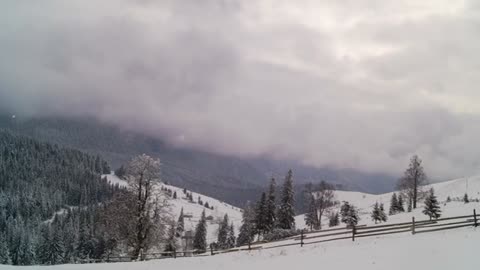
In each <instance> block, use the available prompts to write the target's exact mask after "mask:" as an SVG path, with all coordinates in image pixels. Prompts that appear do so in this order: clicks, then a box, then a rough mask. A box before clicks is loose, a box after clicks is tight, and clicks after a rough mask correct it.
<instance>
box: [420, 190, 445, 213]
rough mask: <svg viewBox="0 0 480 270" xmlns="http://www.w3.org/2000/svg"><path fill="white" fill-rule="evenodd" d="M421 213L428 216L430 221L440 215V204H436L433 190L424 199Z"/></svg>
mask: <svg viewBox="0 0 480 270" xmlns="http://www.w3.org/2000/svg"><path fill="white" fill-rule="evenodd" d="M422 212H423V213H424V214H425V215H427V216H429V217H430V220H432V218H434V219H437V218H439V217H440V215H441V214H440V213H441V212H442V211H441V210H440V204H439V203H438V200H437V196H435V193H434V190H433V188H431V189H430V192H429V194H428V196H427V198H426V199H425V207H424V209H423V211H422Z"/></svg>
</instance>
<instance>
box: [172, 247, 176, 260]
mask: <svg viewBox="0 0 480 270" xmlns="http://www.w3.org/2000/svg"><path fill="white" fill-rule="evenodd" d="M173 258H174V259H176V258H177V248H175V247H174V248H173Z"/></svg>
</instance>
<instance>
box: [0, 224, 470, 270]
mask: <svg viewBox="0 0 480 270" xmlns="http://www.w3.org/2000/svg"><path fill="white" fill-rule="evenodd" d="M479 243H480V228H478V229H474V228H464V229H458V230H450V231H443V232H433V233H427V234H418V235H409V234H407V235H390V236H382V237H372V238H364V239H361V240H359V241H356V242H352V241H337V242H329V243H321V244H316V245H309V246H304V247H302V248H301V247H299V246H293V247H285V248H278V249H270V250H258V251H241V252H235V253H228V254H221V255H215V256H213V257H210V256H208V257H193V258H179V259H165V260H152V261H147V262H132V263H112V264H90V265H85V264H84V265H61V266H46V267H39V266H32V267H25V268H26V269H34V268H38V269H44V270H50V269H54V270H76V269H92V270H113V269H115V270H127V269H138V270H154V269H155V270H156V269H168V270H187V269H195V270H217V269H218V270H223V269H229V270H257V269H258V270H265V269H275V270H292V269H359V270H360V269H361V270H363V269H368V270H376V269H379V270H380V269H381V270H385V269H388V270H406V269H435V270H451V269H462V270H474V269H480V260H478V257H477V256H478V245H479ZM0 268H2V267H0ZM22 268H23V267H22ZM2 269H5V270H12V269H18V267H12V266H5V267H3V268H2Z"/></svg>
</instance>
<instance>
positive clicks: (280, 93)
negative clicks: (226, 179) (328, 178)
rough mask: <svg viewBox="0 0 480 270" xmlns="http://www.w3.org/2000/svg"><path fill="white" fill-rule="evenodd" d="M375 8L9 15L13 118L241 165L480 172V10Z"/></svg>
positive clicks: (59, 5) (116, 4)
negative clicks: (113, 130) (135, 139)
mask: <svg viewBox="0 0 480 270" xmlns="http://www.w3.org/2000/svg"><path fill="white" fill-rule="evenodd" d="M367 2H369V4H368V5H367V4H365V5H360V4H359V3H358V2H357V1H322V2H319V1H309V0H302V1H295V3H293V2H277V1H276V2H275V3H276V4H273V3H272V2H271V1H269V0H262V1H255V2H253V1H252V2H249V3H247V2H245V1H238V2H237V1H230V0H223V1H221V0H209V1H201V3H200V2H199V1H193V0H192V1H188V0H185V1H127V0H123V1H113V0H111V1H110V0H104V1H101V4H99V3H98V2H95V4H94V3H93V2H91V3H90V2H89V1H67V2H66V1H54V0H50V1H43V2H42V3H41V4H40V3H35V2H32V1H26V0H25V1H18V0H17V1H4V2H3V3H2V9H1V10H0V25H2V28H1V29H0V59H1V61H0V106H1V107H2V108H3V109H4V110H7V111H11V112H12V113H20V114H24V115H56V114H62V115H66V116H94V117H97V118H98V119H100V120H102V121H107V122H110V123H114V124H117V125H120V126H122V127H124V128H128V129H137V130H140V131H142V132H145V133H148V134H150V135H154V136H158V137H160V138H163V139H166V140H168V141H169V142H171V143H173V144H176V145H180V146H186V147H195V148H200V149H203V150H208V151H214V152H220V153H226V154H233V155H239V156H256V155H265V154H267V155H271V156H273V157H277V158H293V159H298V160H300V161H302V162H304V163H306V164H310V165H314V166H330V167H339V168H355V169H360V170H364V171H376V172H386V173H391V174H399V173H401V171H402V170H403V168H404V167H405V166H406V164H407V162H408V158H409V156H410V155H412V154H414V153H418V154H419V155H420V156H422V157H423V159H424V160H425V165H426V167H427V169H428V171H429V174H430V175H432V176H433V177H437V178H446V177H454V176H463V175H470V174H475V173H478V168H479V164H478V162H477V160H480V151H478V150H476V149H475V143H476V140H477V138H478V137H479V135H480V128H478V127H477V126H478V125H476V123H478V120H479V114H480V109H479V108H480V107H478V105H477V102H478V100H480V93H479V92H478V91H476V89H475V87H476V85H478V84H479V83H480V82H479V80H480V79H479V78H480V76H479V75H480V74H479V73H480V58H479V57H480V56H479V55H480V54H478V53H477V49H476V48H478V46H479V44H480V35H479V33H478V29H480V27H479V25H478V24H479V21H480V20H479V19H480V17H479V16H478V12H475V9H474V6H473V5H472V6H468V5H466V6H462V5H461V4H457V3H454V2H453V1H433V2H432V3H430V2H429V1H422V3H421V4H418V6H412V5H409V3H406V2H403V1H402V3H398V1H396V2H394V1H391V2H390V1H374V0H371V1H367ZM412 3H417V1H412ZM410 4H411V3H410ZM477 9H478V7H477Z"/></svg>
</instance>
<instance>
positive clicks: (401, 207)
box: [397, 194, 405, 212]
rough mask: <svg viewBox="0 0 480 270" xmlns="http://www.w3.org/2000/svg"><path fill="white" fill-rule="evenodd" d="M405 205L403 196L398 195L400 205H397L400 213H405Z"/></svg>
mask: <svg viewBox="0 0 480 270" xmlns="http://www.w3.org/2000/svg"><path fill="white" fill-rule="evenodd" d="M403 205H404V202H403V195H402V194H399V195H398V204H397V209H398V212H405V208H404V207H403Z"/></svg>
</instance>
